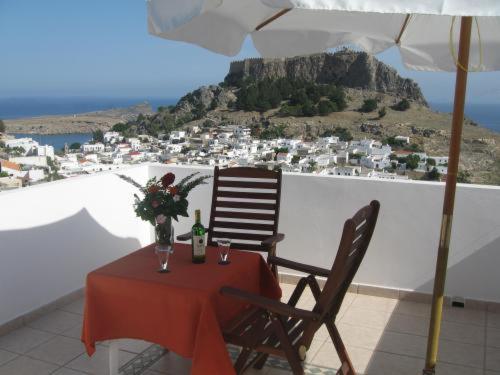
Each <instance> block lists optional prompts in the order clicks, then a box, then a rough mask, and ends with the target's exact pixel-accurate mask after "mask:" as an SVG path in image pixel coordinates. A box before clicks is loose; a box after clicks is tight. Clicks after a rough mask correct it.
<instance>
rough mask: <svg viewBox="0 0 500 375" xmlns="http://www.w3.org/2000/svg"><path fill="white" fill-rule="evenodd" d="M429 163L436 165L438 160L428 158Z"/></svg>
mask: <svg viewBox="0 0 500 375" xmlns="http://www.w3.org/2000/svg"><path fill="white" fill-rule="evenodd" d="M426 164H427V165H429V166H432V167H435V166H436V160H435V159H433V158H427V163H426Z"/></svg>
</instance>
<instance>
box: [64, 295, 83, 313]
mask: <svg viewBox="0 0 500 375" xmlns="http://www.w3.org/2000/svg"><path fill="white" fill-rule="evenodd" d="M84 306H85V298H80V299H78V300H76V301H75V302H72V303H69V304H67V305H65V306H63V307H61V308H60V309H59V310H63V311H66V312H70V313H73V314H79V315H83V308H84Z"/></svg>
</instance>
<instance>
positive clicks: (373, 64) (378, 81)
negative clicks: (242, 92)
mask: <svg viewBox="0 0 500 375" xmlns="http://www.w3.org/2000/svg"><path fill="white" fill-rule="evenodd" d="M246 77H252V78H254V79H256V80H263V79H265V78H269V79H277V78H284V77H286V78H289V79H294V80H304V81H308V82H315V83H320V84H330V83H333V84H335V85H338V86H342V87H349V88H356V89H364V90H372V91H377V92H379V93H384V94H391V95H393V96H397V97H400V98H407V99H410V100H414V101H416V102H419V103H422V104H425V103H426V102H425V98H424V96H423V94H422V92H421V91H420V88H419V87H418V84H417V83H416V82H414V81H413V80H411V79H408V78H402V77H401V76H400V75H399V74H398V72H397V71H396V70H395V69H393V68H391V67H390V66H388V65H386V64H384V63H382V62H380V61H379V60H377V59H376V58H375V57H373V56H371V55H369V54H367V53H365V52H354V51H351V50H347V49H346V50H343V51H340V52H337V53H333V54H332V53H321V54H315V55H310V56H302V57H294V58H287V59H260V58H257V59H246V60H243V61H235V62H232V63H231V66H230V68H229V74H228V75H227V76H226V78H225V82H226V83H228V84H230V85H237V83H238V82H240V81H241V80H242V79H244V78H246Z"/></svg>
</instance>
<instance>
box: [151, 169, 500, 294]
mask: <svg viewBox="0 0 500 375" xmlns="http://www.w3.org/2000/svg"><path fill="white" fill-rule="evenodd" d="M150 168H151V175H156V176H161V175H163V174H164V173H166V172H167V171H172V172H174V173H176V174H178V175H179V176H184V175H186V174H187V173H190V172H192V171H200V172H202V173H211V169H206V168H201V167H198V168H189V167H180V166H151V167H150ZM211 191H212V184H210V185H209V186H204V187H203V188H200V189H197V190H195V191H194V192H193V195H192V196H191V199H190V206H189V211H190V215H191V217H192V213H193V211H194V209H196V208H201V210H202V218H203V222H204V223H208V217H209V211H210V199H211ZM443 195H444V184H443V183H431V182H418V181H384V180H376V179H369V178H360V177H341V176H317V175H310V174H291V173H285V174H284V177H283V188H282V194H281V214H280V224H279V230H280V232H282V233H285V235H286V238H285V240H284V241H283V242H282V243H280V244H279V245H278V254H279V255H280V256H282V257H285V258H289V259H292V260H296V261H299V262H304V263H308V264H313V265H316V266H320V267H328V268H329V267H331V265H332V263H333V259H334V257H335V254H336V251H337V247H338V244H339V240H340V235H341V232H342V227H343V224H344V221H345V220H346V219H347V218H348V217H350V216H352V215H353V214H354V212H356V210H357V209H358V208H360V207H361V206H363V205H365V204H368V203H369V202H370V201H371V200H372V199H377V200H379V201H380V203H381V209H380V215H379V219H378V224H377V227H376V230H375V233H374V237H373V239H372V243H371V245H370V248H369V249H368V253H367V255H366V258H365V260H364V262H363V264H362V266H361V268H360V270H359V272H358V274H357V276H356V279H355V282H356V283H359V284H366V285H373V286H380V287H386V288H395V289H400V290H401V289H403V290H411V291H419V292H424V293H431V292H432V286H433V277H434V270H435V262H436V254H437V245H438V242H439V231H440V225H441V215H442V202H443ZM191 225H192V219H191V218H190V219H185V218H183V219H181V220H180V223H179V224H177V228H178V231H179V232H184V231H188V230H189V228H190V226H191ZM499 266H500V188H499V187H495V186H478V185H459V186H458V190H457V197H456V207H455V217H454V221H453V233H452V242H451V252H450V258H449V269H448V279H447V284H446V294H447V295H449V296H462V297H466V298H471V299H477V300H486V301H496V302H500V288H499V285H500V272H498V267H499ZM280 271H285V270H280ZM286 272H289V271H286ZM289 273H292V272H289Z"/></svg>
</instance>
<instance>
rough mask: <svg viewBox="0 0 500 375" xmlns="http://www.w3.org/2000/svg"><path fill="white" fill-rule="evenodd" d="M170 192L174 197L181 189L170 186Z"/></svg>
mask: <svg viewBox="0 0 500 375" xmlns="http://www.w3.org/2000/svg"><path fill="white" fill-rule="evenodd" d="M168 192H169V193H170V195H172V196H174V195H176V194H177V193H178V192H179V188H178V187H177V186H170V187H169V188H168Z"/></svg>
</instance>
